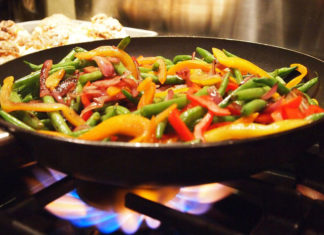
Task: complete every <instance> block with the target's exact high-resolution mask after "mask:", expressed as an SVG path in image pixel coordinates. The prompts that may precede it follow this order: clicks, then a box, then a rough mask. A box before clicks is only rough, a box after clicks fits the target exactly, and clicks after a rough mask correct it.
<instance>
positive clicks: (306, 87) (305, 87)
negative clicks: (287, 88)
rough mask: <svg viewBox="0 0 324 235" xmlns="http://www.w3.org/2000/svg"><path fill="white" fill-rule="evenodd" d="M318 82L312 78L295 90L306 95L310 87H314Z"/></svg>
mask: <svg viewBox="0 0 324 235" xmlns="http://www.w3.org/2000/svg"><path fill="white" fill-rule="evenodd" d="M317 82H318V77H316V78H313V79H311V80H309V81H307V82H306V83H305V84H304V85H302V86H300V87H298V88H297V89H298V90H300V91H302V92H304V93H306V92H307V91H308V90H309V89H310V88H311V87H312V86H314V85H315V84H316V83H317Z"/></svg>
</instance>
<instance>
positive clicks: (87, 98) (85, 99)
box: [81, 81, 93, 121]
mask: <svg viewBox="0 0 324 235" xmlns="http://www.w3.org/2000/svg"><path fill="white" fill-rule="evenodd" d="M90 85H91V83H90V82H89V81H88V82H87V83H86V84H85V85H84V87H87V86H90ZM81 103H82V105H83V107H84V108H86V107H87V106H89V105H90V104H91V101H90V96H89V95H87V94H82V95H81ZM92 113H93V112H92V111H91V110H89V111H88V112H85V113H84V114H83V115H82V118H83V120H85V121H87V120H88V119H89V117H91V115H92Z"/></svg>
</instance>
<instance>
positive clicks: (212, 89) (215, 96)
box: [207, 87, 223, 104]
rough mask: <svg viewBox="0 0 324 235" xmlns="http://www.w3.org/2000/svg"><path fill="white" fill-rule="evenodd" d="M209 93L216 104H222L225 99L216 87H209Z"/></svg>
mask: <svg viewBox="0 0 324 235" xmlns="http://www.w3.org/2000/svg"><path fill="white" fill-rule="evenodd" d="M207 92H208V94H209V95H210V97H211V98H212V100H213V101H214V102H215V103H216V104H219V103H220V102H222V100H223V97H222V96H221V95H220V94H219V92H218V91H217V89H216V88H215V87H209V88H208V90H207Z"/></svg>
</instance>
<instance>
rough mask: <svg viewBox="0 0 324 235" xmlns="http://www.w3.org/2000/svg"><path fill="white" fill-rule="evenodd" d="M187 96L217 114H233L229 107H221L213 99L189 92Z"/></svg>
mask: <svg viewBox="0 0 324 235" xmlns="http://www.w3.org/2000/svg"><path fill="white" fill-rule="evenodd" d="M187 98H188V99H189V100H191V101H193V102H195V103H198V104H199V105H201V106H202V107H204V108H207V109H208V110H209V111H210V112H212V113H213V114H214V115H216V116H228V115H230V114H231V112H230V111H229V110H228V109H224V108H221V107H219V106H218V105H217V104H216V103H214V102H213V101H211V100H208V99H204V97H199V96H194V95H191V94H187Z"/></svg>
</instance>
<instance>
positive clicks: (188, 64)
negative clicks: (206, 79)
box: [167, 60, 212, 75]
mask: <svg viewBox="0 0 324 235" xmlns="http://www.w3.org/2000/svg"><path fill="white" fill-rule="evenodd" d="M184 68H188V69H201V70H203V71H204V72H209V71H210V70H211V68H212V66H211V65H210V64H208V63H206V62H204V61H201V60H186V61H181V62H179V63H177V64H175V65H174V66H172V67H171V68H170V69H169V70H168V73H167V74H168V75H174V74H176V72H177V71H179V70H181V69H184Z"/></svg>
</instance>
